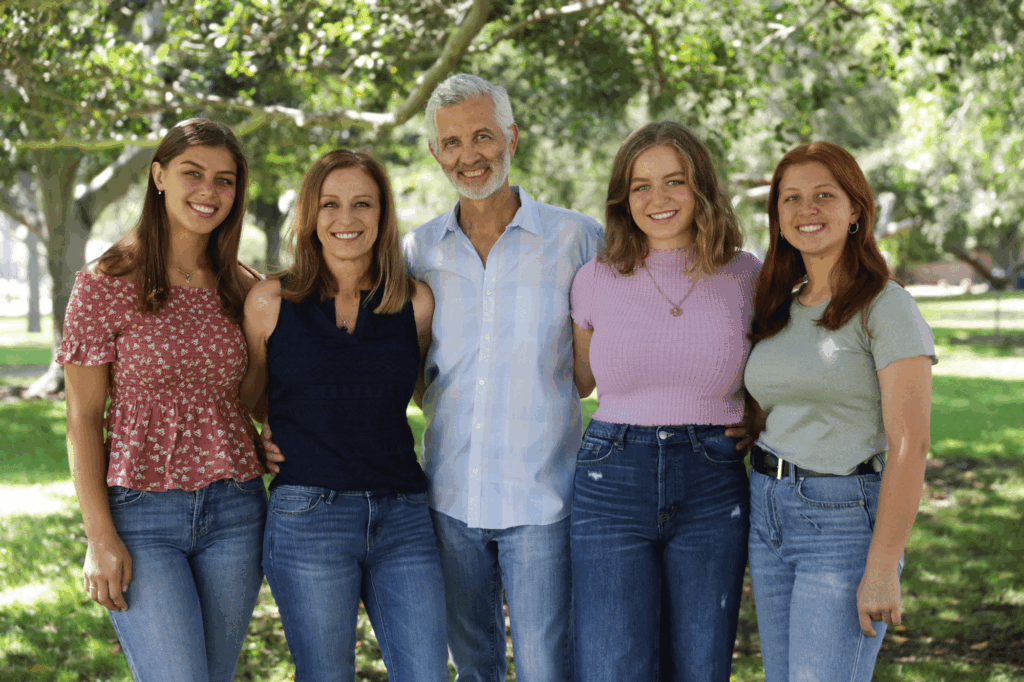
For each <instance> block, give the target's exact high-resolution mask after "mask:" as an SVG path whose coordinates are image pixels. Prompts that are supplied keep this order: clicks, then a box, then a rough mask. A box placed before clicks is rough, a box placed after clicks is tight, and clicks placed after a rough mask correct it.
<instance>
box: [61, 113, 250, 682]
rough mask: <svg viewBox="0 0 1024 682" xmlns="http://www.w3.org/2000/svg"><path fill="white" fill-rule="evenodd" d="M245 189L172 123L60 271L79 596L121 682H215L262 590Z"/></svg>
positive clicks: (191, 126)
mask: <svg viewBox="0 0 1024 682" xmlns="http://www.w3.org/2000/svg"><path fill="white" fill-rule="evenodd" d="M246 185H247V166H246V160H245V157H244V156H243V154H242V149H241V146H240V145H239V143H238V140H237V139H236V138H235V135H234V134H233V133H232V132H231V129H230V128H228V127H227V126H225V125H222V124H219V123H214V122H212V121H208V120H205V119H190V120H188V121H183V122H182V123H179V124H177V125H176V126H174V128H172V129H171V131H170V132H169V133H168V134H167V135H166V136H165V137H164V139H163V140H162V141H161V142H160V145H159V146H158V147H157V149H156V152H155V153H154V155H153V163H152V165H151V167H150V173H149V181H148V186H147V189H146V198H145V202H144V204H143V207H142V217H141V218H140V220H139V223H138V225H137V227H136V228H135V230H133V231H132V232H131V234H129V235H128V236H127V237H125V238H124V239H122V240H121V241H120V242H118V243H117V244H115V245H114V246H113V247H111V249H110V250H108V251H107V252H106V253H105V254H104V255H103V256H102V257H101V258H100V259H99V262H98V263H97V265H96V268H95V270H96V272H95V273H88V272H79V273H78V275H77V277H76V278H75V288H74V290H73V291H72V292H71V300H70V302H69V303H68V309H67V315H66V317H65V320H64V339H63V342H62V343H61V347H60V352H59V353H58V355H57V361H58V362H60V363H62V364H63V365H64V371H65V373H66V377H67V404H68V459H69V461H70V464H71V472H72V476H73V477H74V481H75V490H76V492H77V493H78V501H79V504H80V505H81V507H82V517H83V520H84V525H85V535H86V540H87V542H88V544H87V549H86V553H85V565H84V567H83V573H84V579H85V580H84V588H85V590H86V592H87V593H88V595H89V597H90V598H91V599H92V600H94V601H96V602H98V603H99V604H101V605H103V606H105V607H106V608H107V609H108V610H109V613H110V618H111V620H112V621H113V623H114V629H115V630H116V631H117V636H118V638H119V639H120V641H121V647H122V649H123V650H124V653H125V656H126V657H127V659H128V665H129V666H130V667H131V670H132V675H133V676H134V677H135V679H137V680H208V681H210V682H214V681H222V682H226V681H227V680H230V679H232V677H233V676H234V671H235V665H236V663H237V661H238V654H239V652H240V651H241V647H242V639H243V637H244V636H245V632H246V629H247V627H248V624H249V619H250V617H251V616H252V611H253V607H254V606H255V605H256V598H257V596H258V594H259V589H260V584H261V583H262V581H263V571H262V569H261V568H260V559H261V556H262V547H263V525H264V519H265V514H266V506H267V497H266V491H265V489H264V487H263V479H262V477H261V474H262V473H263V467H262V466H261V464H260V462H259V461H258V459H257V456H256V448H255V446H254V442H253V438H252V437H251V436H250V434H251V433H254V432H255V429H253V428H252V424H251V422H249V420H248V417H247V416H246V415H245V414H244V413H243V411H242V410H241V408H240V403H239V400H238V385H239V382H240V381H241V379H242V375H243V374H244V373H245V367H246V358H247V353H246V345H245V337H244V336H243V335H242V329H241V327H240V326H239V322H240V321H241V317H242V308H243V305H244V302H245V295H246V291H247V290H248V288H249V287H250V286H252V284H253V283H254V282H255V281H256V278H255V277H254V276H253V275H252V274H251V273H250V272H249V271H247V270H246V269H245V268H243V267H242V266H241V265H240V264H239V263H238V260H237V256H238V243H239V239H240V236H241V232H242V216H243V214H244V213H245V193H246V192H245V191H246ZM108 398H109V403H108Z"/></svg>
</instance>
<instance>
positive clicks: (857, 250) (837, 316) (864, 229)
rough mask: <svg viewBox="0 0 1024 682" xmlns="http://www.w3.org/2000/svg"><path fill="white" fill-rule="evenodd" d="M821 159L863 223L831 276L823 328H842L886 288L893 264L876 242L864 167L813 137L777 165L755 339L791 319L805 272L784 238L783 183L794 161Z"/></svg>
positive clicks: (759, 285)
mask: <svg viewBox="0 0 1024 682" xmlns="http://www.w3.org/2000/svg"><path fill="white" fill-rule="evenodd" d="M805 163H820V164H821V165H823V166H824V167H825V168H827V169H828V171H829V172H830V173H831V174H832V176H833V177H834V178H835V179H836V181H837V182H838V183H839V186H840V187H841V188H842V190H843V191H844V192H846V195H847V196H848V197H849V198H850V203H851V204H852V206H853V208H854V210H855V211H857V212H858V213H859V218H858V222H859V224H860V227H859V228H858V229H857V231H856V232H855V233H853V234H851V235H850V236H849V237H848V238H847V240H846V244H845V246H844V247H843V252H842V254H841V255H840V256H839V260H838V261H837V262H836V264H835V267H833V268H832V272H831V274H830V275H829V284H830V287H831V290H832V300H831V301H830V302H829V304H828V306H827V307H826V308H825V312H824V314H823V315H822V316H821V319H820V320H818V321H817V325H818V326H819V327H824V328H825V329H832V330H835V329H839V328H840V327H842V326H843V325H844V324H846V323H847V322H849V321H850V318H852V317H853V316H854V315H856V314H857V313H858V312H861V311H864V312H865V313H866V312H867V306H868V304H869V303H870V302H871V301H872V299H874V298H875V296H877V295H878V294H879V293H881V292H882V290H883V289H885V286H886V284H887V283H888V281H889V279H891V277H890V274H889V266H888V265H887V264H886V262H885V259H884V258H883V257H882V253H881V251H879V250H878V244H876V243H875V198H874V196H873V195H872V193H871V187H870V186H869V185H868V181H867V179H865V177H864V173H863V171H861V169H860V166H858V165H857V161H856V160H855V159H854V158H853V156H852V155H851V154H850V152H848V151H846V150H845V149H843V148H842V147H840V146H839V145H837V144H833V143H831V142H812V143H810V144H803V145H800V146H799V147H797V148H796V149H793V150H792V151H790V152H789V153H788V154H786V155H785V156H784V157H782V161H780V162H779V165H778V166H777V167H776V168H775V174H774V175H773V176H772V187H771V192H770V194H769V195H768V235H769V245H768V253H767V254H765V258H764V265H763V266H762V267H761V275H760V277H759V278H758V280H757V293H756V295H755V297H754V324H753V330H752V331H751V333H750V340H751V342H752V343H757V342H758V341H760V340H761V339H766V338H768V337H770V336H773V335H775V334H777V333H778V332H779V331H781V330H782V328H783V327H785V326H786V325H787V324H788V323H789V306H790V304H791V302H792V300H793V289H794V288H795V287H796V285H797V284H799V283H800V282H801V281H803V280H804V279H806V277H807V268H806V266H805V265H804V260H803V257H802V256H801V255H800V252H799V251H798V250H797V249H795V248H794V247H793V246H792V245H791V244H790V243H789V242H787V241H786V240H785V239H782V238H781V232H780V227H779V185H780V184H781V183H782V176H783V174H785V172H786V170H787V169H789V168H790V167H791V166H796V165H801V164H805Z"/></svg>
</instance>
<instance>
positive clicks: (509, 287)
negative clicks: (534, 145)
mask: <svg viewBox="0 0 1024 682" xmlns="http://www.w3.org/2000/svg"><path fill="white" fill-rule="evenodd" d="M426 117H427V125H428V128H429V131H430V139H429V141H428V145H429V147H430V151H431V153H432V154H433V155H434V158H435V159H437V162H438V163H439V164H440V165H441V167H442V168H443V169H444V171H445V173H446V174H447V176H448V179H449V180H450V181H451V183H452V185H453V186H454V187H455V189H456V190H457V191H458V193H459V195H460V198H459V201H458V203H457V204H456V205H455V207H454V208H452V210H450V211H448V212H447V213H445V214H443V215H441V216H439V217H437V218H435V219H433V220H431V221H429V222H427V223H425V224H423V225H421V226H419V227H418V228H416V229H415V230H413V231H412V232H410V233H409V234H408V235H406V237H405V239H404V241H403V250H404V252H405V257H406V263H407V265H408V267H409V270H410V273H411V275H412V276H413V277H415V278H416V279H418V280H421V281H423V282H426V283H427V284H428V285H429V286H430V288H431V290H432V291H433V293H434V299H435V307H434V319H433V338H434V340H433V344H432V345H431V347H430V351H429V353H428V355H427V359H426V369H425V378H424V384H425V386H421V387H420V388H419V390H418V391H417V396H416V398H417V402H420V401H422V405H423V413H424V415H425V417H426V421H427V427H426V431H425V433H424V436H423V466H424V469H425V470H426V473H427V477H428V478H429V479H430V491H429V503H430V507H431V513H432V515H433V519H434V529H435V532H436V533H437V537H438V543H439V546H440V548H441V563H442V569H443V572H444V580H445V601H446V605H447V612H448V648H449V651H450V653H451V657H452V660H453V662H454V664H455V667H456V670H457V671H458V675H457V676H456V680H458V681H459V682H495V681H497V680H504V679H505V673H506V660H505V625H504V615H503V611H502V588H504V592H505V597H506V599H507V601H508V607H509V619H510V621H511V628H512V646H513V651H514V654H515V666H516V676H517V678H518V679H520V680H524V681H525V682H566V681H567V680H571V679H572V677H573V674H572V667H573V666H572V657H573V651H572V633H571V628H570V621H571V613H570V611H571V596H572V590H571V579H570V566H571V562H570V557H569V515H570V513H571V511H572V482H573V474H574V471H575V463H576V452H577V449H578V448H579V445H580V438H581V433H582V414H581V408H580V400H579V392H578V390H577V389H576V387H575V385H574V383H573V370H572V366H573V354H572V323H571V319H570V317H569V289H570V286H571V284H572V280H573V277H574V276H575V274H576V271H577V270H578V269H579V268H580V267H581V266H582V265H583V264H584V263H586V262H587V261H588V260H590V259H591V258H593V257H594V256H595V254H596V253H597V251H598V249H599V248H600V246H601V243H602V232H601V227H600V225H599V224H598V223H597V222H596V221H594V220H593V219H591V218H589V217H587V216H585V215H582V214H580V213H576V212H575V211H570V210H567V209H564V208H559V207H556V206H550V205H548V204H544V203H541V202H538V201H534V200H533V199H532V198H530V196H529V195H528V194H527V193H526V192H525V191H523V190H522V189H520V188H519V187H514V186H510V185H509V182H508V173H509V168H510V165H511V159H512V155H513V154H514V153H515V149H516V143H517V142H518V140H519V130H518V128H517V127H516V125H515V121H514V118H513V116H512V107H511V104H510V103H509V100H508V95H507V93H506V92H505V89H504V88H502V87H500V86H495V85H493V84H491V83H489V82H487V81H485V80H483V79H481V78H478V77H476V76H471V75H467V74H457V75H454V76H451V77H450V78H448V79H447V80H445V81H444V82H443V83H441V84H440V85H438V86H437V88H436V89H435V90H434V92H433V94H432V95H431V97H430V100H429V101H428V103H427V109H426Z"/></svg>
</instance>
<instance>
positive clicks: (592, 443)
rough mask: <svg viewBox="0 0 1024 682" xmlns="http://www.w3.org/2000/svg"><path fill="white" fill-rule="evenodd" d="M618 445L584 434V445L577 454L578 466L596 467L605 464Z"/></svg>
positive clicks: (605, 439)
mask: <svg viewBox="0 0 1024 682" xmlns="http://www.w3.org/2000/svg"><path fill="white" fill-rule="evenodd" d="M616 447H617V446H616V443H615V442H614V441H611V440H609V439H607V438H599V437H597V436H592V435H590V434H583V443H581V444H580V449H579V452H577V453H576V465H577V466H596V465H598V464H604V463H605V462H607V461H608V458H609V457H611V456H612V453H613V452H614V451H615V449H616Z"/></svg>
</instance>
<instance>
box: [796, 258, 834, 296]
mask: <svg viewBox="0 0 1024 682" xmlns="http://www.w3.org/2000/svg"><path fill="white" fill-rule="evenodd" d="M803 259H804V267H805V268H807V284H805V285H804V288H803V290H802V291H801V292H800V299H801V302H802V303H804V304H807V303H808V302H809V303H810V304H811V305H816V304H818V303H821V302H822V301H824V300H826V299H829V298H832V294H833V293H834V292H833V291H832V281H831V280H832V271H833V270H834V269H835V267H836V265H837V264H838V262H839V259H838V258H816V257H814V256H804V257H803Z"/></svg>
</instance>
